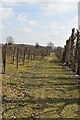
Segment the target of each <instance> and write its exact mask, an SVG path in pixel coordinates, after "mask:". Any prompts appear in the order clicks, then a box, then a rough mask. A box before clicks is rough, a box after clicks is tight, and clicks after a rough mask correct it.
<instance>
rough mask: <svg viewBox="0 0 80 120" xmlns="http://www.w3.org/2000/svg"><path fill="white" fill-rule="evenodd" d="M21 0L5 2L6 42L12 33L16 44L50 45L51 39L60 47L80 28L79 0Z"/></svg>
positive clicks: (1, 15)
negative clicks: (79, 20)
mask: <svg viewBox="0 0 80 120" xmlns="http://www.w3.org/2000/svg"><path fill="white" fill-rule="evenodd" d="M20 1H21V0H19V2H18V0H13V2H11V0H2V1H1V4H0V19H2V21H0V31H1V30H2V36H1V32H0V37H2V42H3V43H5V41H6V38H7V37H8V36H12V37H13V39H14V41H15V43H23V44H33V45H34V44H35V43H36V42H38V43H39V44H40V45H47V43H48V42H50V41H51V42H52V43H54V45H56V46H64V45H65V42H66V40H67V39H68V38H69V36H70V35H71V29H72V28H73V27H74V28H76V29H77V28H78V0H71V1H70V0H64V1H63V0H61V2H59V0H56V1H55V0H52V1H51V0H44V2H41V1H43V0H40V1H39V0H22V1H24V2H20ZM27 1H29V2H27ZM32 1H33V2H32ZM0 42H1V41H0Z"/></svg>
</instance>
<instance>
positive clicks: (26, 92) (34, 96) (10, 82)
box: [2, 53, 79, 118]
mask: <svg viewBox="0 0 80 120" xmlns="http://www.w3.org/2000/svg"><path fill="white" fill-rule="evenodd" d="M59 64H60V62H59V60H58V59H57V58H56V56H55V54H53V53H52V54H51V55H50V56H49V57H45V58H44V59H43V60H41V61H39V60H34V61H30V62H29V63H26V64H25V65H24V67H22V62H20V65H19V68H18V70H17V69H16V67H15V65H14V66H13V65H12V64H9V63H8V64H7V66H6V74H5V75H3V76H2V78H3V82H2V85H3V87H2V91H3V117H4V118H78V117H79V114H78V112H79V109H78V101H79V94H78V90H79V85H78V84H79V80H78V79H75V78H73V77H72V75H71V73H70V72H69V71H67V70H65V69H64V68H63V67H62V66H60V65H59Z"/></svg>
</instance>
